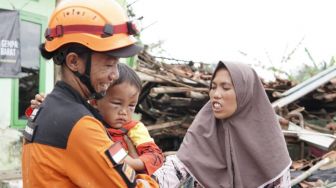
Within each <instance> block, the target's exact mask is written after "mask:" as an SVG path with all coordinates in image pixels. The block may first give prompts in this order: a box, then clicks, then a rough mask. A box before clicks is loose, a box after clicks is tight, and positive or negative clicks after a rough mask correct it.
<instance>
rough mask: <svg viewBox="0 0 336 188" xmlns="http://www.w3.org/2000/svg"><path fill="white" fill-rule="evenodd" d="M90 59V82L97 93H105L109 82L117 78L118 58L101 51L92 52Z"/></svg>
mask: <svg viewBox="0 0 336 188" xmlns="http://www.w3.org/2000/svg"><path fill="white" fill-rule="evenodd" d="M91 61H92V64H91V74H90V78H91V84H92V86H93V88H94V89H95V91H96V92H97V93H105V92H106V91H107V89H108V87H109V86H110V84H112V83H113V81H115V80H117V79H118V78H119V72H118V67H117V64H118V61H119V59H118V58H115V57H111V56H108V55H105V54H103V53H93V54H92V60H91Z"/></svg>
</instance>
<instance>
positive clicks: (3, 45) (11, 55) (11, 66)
mask: <svg viewBox="0 0 336 188" xmlns="http://www.w3.org/2000/svg"><path fill="white" fill-rule="evenodd" d="M0 20H1V24H0V77H2V78H4V77H7V78H8V77H18V75H19V73H20V72H21V57H20V15H19V12H18V11H15V10H5V9H0Z"/></svg>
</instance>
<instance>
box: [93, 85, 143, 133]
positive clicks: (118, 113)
mask: <svg viewBox="0 0 336 188" xmlns="http://www.w3.org/2000/svg"><path fill="white" fill-rule="evenodd" d="M139 94H140V92H139V90H138V88H137V87H135V86H133V85H131V84H129V83H128V82H123V83H121V84H118V85H115V86H111V87H110V88H109V89H108V91H107V94H106V95H105V96H104V97H103V98H102V99H99V100H97V108H98V110H99V112H100V114H101V115H102V116H103V118H104V120H105V121H106V123H108V124H109V125H110V126H111V127H112V128H115V129H119V128H121V127H122V126H123V125H124V124H125V123H128V122H129V121H131V120H132V115H133V113H134V110H135V106H136V104H137V103H138V98H139Z"/></svg>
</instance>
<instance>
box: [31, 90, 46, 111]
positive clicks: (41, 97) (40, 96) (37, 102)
mask: <svg viewBox="0 0 336 188" xmlns="http://www.w3.org/2000/svg"><path fill="white" fill-rule="evenodd" d="M44 98H45V95H44V93H40V94H36V95H35V99H32V100H31V101H30V107H31V108H32V109H35V108H38V107H39V106H40V105H41V103H42V102H43V100H44Z"/></svg>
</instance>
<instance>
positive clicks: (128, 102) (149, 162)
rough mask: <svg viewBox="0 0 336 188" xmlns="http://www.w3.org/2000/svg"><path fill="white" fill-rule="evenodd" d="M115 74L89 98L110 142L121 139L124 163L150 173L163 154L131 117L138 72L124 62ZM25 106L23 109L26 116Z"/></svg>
mask: <svg viewBox="0 0 336 188" xmlns="http://www.w3.org/2000/svg"><path fill="white" fill-rule="evenodd" d="M118 70H119V78H118V80H116V81H115V82H114V83H113V84H112V85H111V86H110V87H109V88H108V90H107V93H106V95H105V96H104V97H103V98H101V99H98V100H91V101H90V103H91V104H92V106H94V107H96V108H97V109H98V111H99V112H100V114H101V115H102V117H103V119H104V121H105V122H103V123H105V124H107V125H108V126H109V127H110V128H108V129H107V131H108V133H109V134H110V135H111V138H112V140H113V141H114V142H121V144H122V146H123V147H124V149H125V150H127V151H128V154H129V155H128V156H127V157H126V158H125V161H124V162H125V163H127V164H128V165H130V166H131V167H132V168H134V169H135V170H136V171H138V172H146V173H147V174H149V175H152V174H153V172H155V171H156V170H157V169H158V168H159V167H161V166H162V164H163V159H164V157H163V154H162V151H161V150H160V148H159V147H158V146H157V145H156V144H155V143H154V140H153V138H151V137H150V135H149V132H148V130H147V128H146V127H145V126H144V124H143V123H141V122H139V121H134V120H132V115H133V113H134V110H135V107H136V105H137V102H138V98H139V95H140V91H141V89H142V85H141V80H140V78H139V77H138V75H137V74H136V73H135V71H134V70H132V69H131V68H130V67H128V66H127V65H125V64H122V63H119V64H118ZM43 98H44V96H43V95H36V97H35V100H32V101H31V107H32V108H36V107H38V105H39V103H40V102H41V101H43ZM29 111H31V108H29V109H28V110H27V111H26V112H28V113H26V114H27V115H28V116H29V114H30V113H29Z"/></svg>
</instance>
